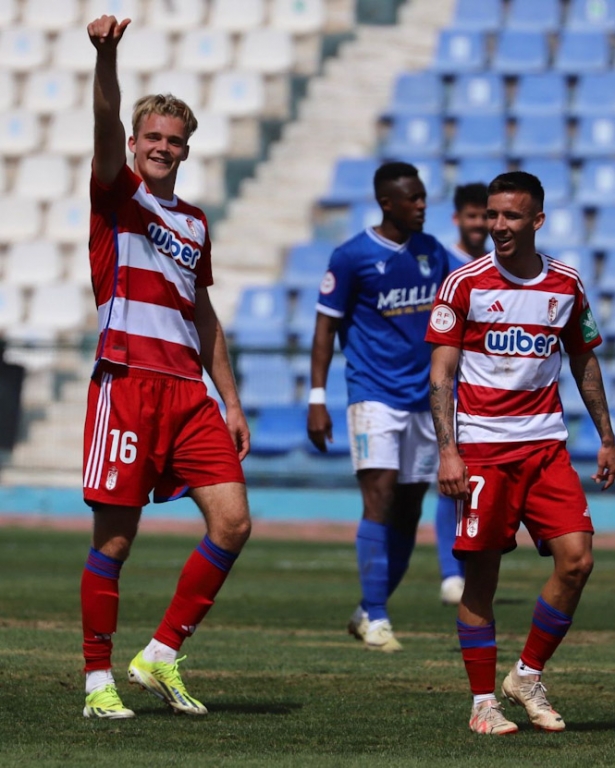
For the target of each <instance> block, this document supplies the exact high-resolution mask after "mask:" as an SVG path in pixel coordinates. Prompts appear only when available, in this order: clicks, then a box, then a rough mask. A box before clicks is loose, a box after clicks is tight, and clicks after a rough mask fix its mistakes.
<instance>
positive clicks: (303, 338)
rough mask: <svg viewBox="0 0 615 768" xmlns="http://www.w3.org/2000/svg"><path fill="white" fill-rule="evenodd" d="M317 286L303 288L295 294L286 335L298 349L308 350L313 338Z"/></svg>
mask: <svg viewBox="0 0 615 768" xmlns="http://www.w3.org/2000/svg"><path fill="white" fill-rule="evenodd" d="M317 301H318V286H313V287H311V288H303V290H301V291H299V293H298V294H297V299H296V301H295V306H294V308H293V310H292V314H291V317H290V320H289V321H288V333H289V334H290V335H291V336H292V337H293V338H294V339H295V342H296V344H297V346H298V347H299V348H300V349H309V348H310V347H311V346H312V338H313V336H314V324H315V322H316V302H317Z"/></svg>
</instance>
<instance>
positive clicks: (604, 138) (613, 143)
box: [570, 115, 615, 160]
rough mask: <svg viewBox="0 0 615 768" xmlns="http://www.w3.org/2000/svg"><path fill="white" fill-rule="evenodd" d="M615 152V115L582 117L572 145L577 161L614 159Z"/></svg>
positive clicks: (573, 155)
mask: <svg viewBox="0 0 615 768" xmlns="http://www.w3.org/2000/svg"><path fill="white" fill-rule="evenodd" d="M613 152H615V115H614V116H612V117H609V116H605V117H582V118H581V119H580V120H579V123H578V125H577V131H576V134H575V136H574V137H573V139H572V142H571V145H570V154H571V155H572V157H574V158H576V159H580V160H582V159H584V158H586V157H612V155H613Z"/></svg>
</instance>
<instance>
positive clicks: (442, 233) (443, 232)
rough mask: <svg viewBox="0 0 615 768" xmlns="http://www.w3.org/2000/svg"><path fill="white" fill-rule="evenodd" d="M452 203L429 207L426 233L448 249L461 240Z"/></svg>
mask: <svg viewBox="0 0 615 768" xmlns="http://www.w3.org/2000/svg"><path fill="white" fill-rule="evenodd" d="M453 210H454V209H453V204H452V201H448V200H447V201H446V202H444V203H435V204H434V205H428V206H427V212H426V216H425V231H426V232H428V233H429V234H430V235H433V236H434V237H437V238H438V240H440V242H441V243H442V244H443V245H445V246H446V247H447V248H448V247H449V246H451V245H453V243H456V242H457V240H458V239H459V233H458V231H457V227H456V226H455V224H453Z"/></svg>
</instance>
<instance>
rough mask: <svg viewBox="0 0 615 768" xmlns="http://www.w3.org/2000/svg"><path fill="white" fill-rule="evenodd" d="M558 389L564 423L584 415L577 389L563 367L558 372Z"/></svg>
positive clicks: (568, 371) (566, 368)
mask: <svg viewBox="0 0 615 768" xmlns="http://www.w3.org/2000/svg"><path fill="white" fill-rule="evenodd" d="M558 388H559V396H560V400H561V402H562V408H563V409H564V417H565V419H566V421H568V419H570V418H575V417H577V416H582V415H583V414H584V413H586V411H585V405H584V404H583V400H582V399H581V395H580V393H579V388H578V387H577V383H576V381H575V380H574V377H573V375H572V374H571V373H570V369H569V368H568V366H563V367H562V369H561V371H560V377H559V387H558Z"/></svg>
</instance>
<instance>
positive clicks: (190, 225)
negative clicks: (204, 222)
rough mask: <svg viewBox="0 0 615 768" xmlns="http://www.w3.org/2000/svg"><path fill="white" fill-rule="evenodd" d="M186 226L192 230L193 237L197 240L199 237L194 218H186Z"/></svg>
mask: <svg viewBox="0 0 615 768" xmlns="http://www.w3.org/2000/svg"><path fill="white" fill-rule="evenodd" d="M186 226H187V227H188V229H189V230H190V234H191V235H192V237H193V238H194V239H195V240H196V239H197V233H196V226H195V225H194V219H190V218H188V219H186Z"/></svg>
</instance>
